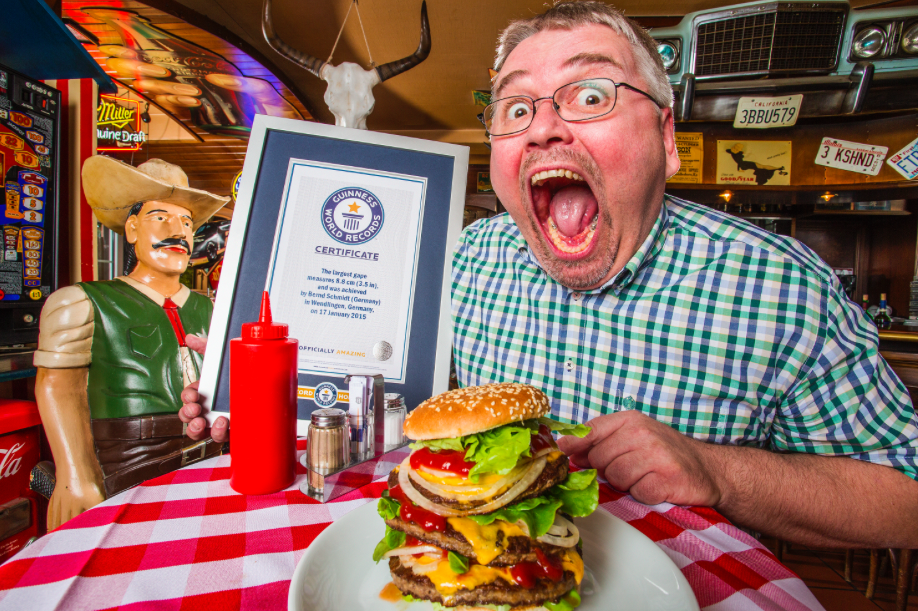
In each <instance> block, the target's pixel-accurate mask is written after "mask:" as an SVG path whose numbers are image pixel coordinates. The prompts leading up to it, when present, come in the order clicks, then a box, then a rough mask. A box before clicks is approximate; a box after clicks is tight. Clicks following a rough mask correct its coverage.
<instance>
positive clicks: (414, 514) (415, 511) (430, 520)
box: [389, 486, 446, 532]
mask: <svg viewBox="0 0 918 611" xmlns="http://www.w3.org/2000/svg"><path fill="white" fill-rule="evenodd" d="M389 497H391V498H393V499H395V500H396V501H398V502H399V503H400V504H401V508H400V509H399V510H398V515H399V517H401V518H402V519H403V520H405V521H406V522H413V523H415V524H417V525H418V526H420V527H421V528H422V529H424V530H425V531H426V532H430V531H432V530H435V531H437V532H443V531H444V530H446V518H444V517H443V516H440V515H437V514H435V513H433V512H432V511H427V510H426V509H423V508H421V507H418V506H417V505H415V504H414V503H412V502H411V500H410V499H409V498H408V497H407V496H405V493H404V491H402V487H401V486H396V487H395V488H389Z"/></svg>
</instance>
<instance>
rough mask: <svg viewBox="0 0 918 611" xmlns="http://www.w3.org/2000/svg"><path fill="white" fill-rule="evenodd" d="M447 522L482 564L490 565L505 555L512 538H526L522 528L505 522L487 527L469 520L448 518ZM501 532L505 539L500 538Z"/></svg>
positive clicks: (487, 525) (497, 522) (496, 521)
mask: <svg viewBox="0 0 918 611" xmlns="http://www.w3.org/2000/svg"><path fill="white" fill-rule="evenodd" d="M446 521H447V522H449V525H450V526H452V527H453V528H454V529H456V531H457V532H458V533H460V534H461V535H462V536H463V537H465V540H466V541H468V542H469V545H471V546H472V550H473V551H474V552H475V557H476V558H477V559H478V562H479V563H481V564H488V563H489V562H491V561H492V560H494V559H495V558H497V557H498V556H500V555H501V554H502V553H504V550H506V549H507V547H508V546H509V545H510V537H525V536H526V533H524V532H523V529H522V528H520V527H519V526H517V525H516V524H511V523H510V522H506V521H504V520H494V522H492V523H491V524H485V525H481V524H478V523H476V522H474V521H473V520H470V519H469V518H447V520H446ZM501 531H503V533H504V536H503V538H499V536H498V533H499V532H501Z"/></svg>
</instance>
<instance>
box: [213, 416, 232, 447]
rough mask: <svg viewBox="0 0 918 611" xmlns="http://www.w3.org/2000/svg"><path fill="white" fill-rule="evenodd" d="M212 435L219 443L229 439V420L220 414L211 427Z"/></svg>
mask: <svg viewBox="0 0 918 611" xmlns="http://www.w3.org/2000/svg"><path fill="white" fill-rule="evenodd" d="M210 436H211V437H213V440H214V441H216V442H217V443H223V442H224V441H226V440H227V439H229V420H227V419H226V418H224V417H223V416H220V417H219V418H217V420H216V422H214V425H213V426H212V427H211V428H210Z"/></svg>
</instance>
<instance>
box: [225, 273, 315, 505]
mask: <svg viewBox="0 0 918 611" xmlns="http://www.w3.org/2000/svg"><path fill="white" fill-rule="evenodd" d="M298 349H299V342H297V340H295V339H292V338H288V337H287V325H285V324H282V323H276V322H272V321H271V300H270V298H269V297H268V292H267V291H265V292H264V294H263V295H262V298H261V316H260V317H259V321H258V322H247V323H243V325H242V337H237V338H235V339H233V340H230V421H231V422H232V425H231V429H232V433H231V435H232V441H230V455H231V456H232V461H231V463H230V465H231V466H230V486H232V488H233V490H235V491H236V492H240V493H242V494H271V493H273V492H279V491H281V490H283V489H284V488H286V487H287V486H289V485H290V484H292V483H293V479H294V477H295V476H296V473H295V466H296V386H297V375H296V361H297V352H298Z"/></svg>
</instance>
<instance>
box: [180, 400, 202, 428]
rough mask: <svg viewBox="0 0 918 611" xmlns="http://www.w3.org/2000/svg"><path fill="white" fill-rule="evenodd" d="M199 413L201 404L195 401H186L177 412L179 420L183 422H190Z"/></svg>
mask: <svg viewBox="0 0 918 611" xmlns="http://www.w3.org/2000/svg"><path fill="white" fill-rule="evenodd" d="M200 415H201V406H200V405H198V404H197V403H186V404H185V405H183V406H182V409H180V410H179V412H178V417H179V420H181V421H182V422H184V423H185V424H189V425H190V424H191V422H192V421H193V420H195V419H196V418H197V417H198V416H200Z"/></svg>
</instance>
